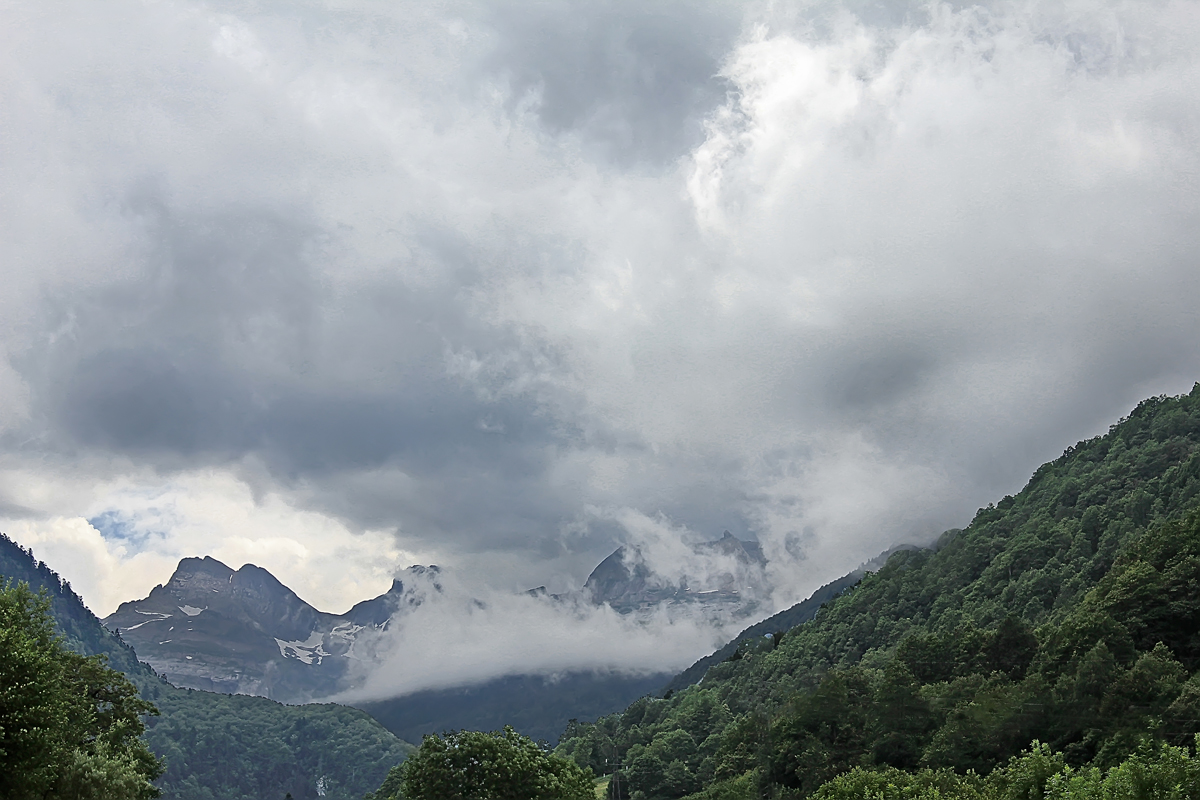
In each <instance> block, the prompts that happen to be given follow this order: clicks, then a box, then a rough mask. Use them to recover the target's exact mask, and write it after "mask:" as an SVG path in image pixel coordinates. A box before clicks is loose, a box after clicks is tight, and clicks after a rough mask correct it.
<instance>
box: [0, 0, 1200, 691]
mask: <svg viewBox="0 0 1200 800" xmlns="http://www.w3.org/2000/svg"><path fill="white" fill-rule="evenodd" d="M1198 212H1200V3H1197V2H1192V1H1175V2H1159V1H1157V0H1147V1H1146V2H1136V3H1135V2H1103V1H1102V0H1086V1H1084V2H1075V1H1073V0H1061V1H1056V2H1051V1H1050V0H1047V1H1046V2H1039V1H1038V0H1029V1H1028V2H984V3H981V4H979V5H965V4H954V3H950V4H939V3H910V2H892V1H891V0H888V1H886V2H855V1H853V0H846V1H845V2H841V3H836V2H815V1H814V2H809V1H807V0H806V1H803V2H802V1H800V0H797V1H796V2H782V1H780V2H762V3H741V2H729V3H723V2H716V1H715V0H714V2H698V3H683V2H670V1H669V0H663V1H662V2H650V3H647V2H615V1H614V2H584V1H580V2H570V3H568V2H555V1H554V0H546V1H545V2H502V1H501V0H495V1H494V2H478V3H473V2H401V1H397V2H388V3H382V2H366V1H365V0H327V1H326V2H317V1H316V0H305V1H303V2H297V1H296V0H288V2H282V0H278V1H277V0H257V1H252V0H244V1H243V2H235V1H234V0H213V1H212V2H195V1H194V0H141V1H140V2H137V1H134V0H111V2H106V3H103V4H96V3H89V2H82V0H80V1H79V2H71V1H70V0H48V2H43V3H17V2H8V3H2V4H0V270H2V271H3V274H2V277H3V281H4V291H3V292H0V530H3V531H5V532H6V533H7V534H8V535H10V536H11V537H13V538H14V539H16V540H17V541H18V542H20V543H22V544H24V545H27V546H31V547H33V548H34V550H35V552H36V553H37V555H38V557H39V558H42V559H44V560H46V561H47V563H49V564H50V565H51V566H52V567H54V568H55V569H56V570H58V571H59V572H60V573H61V574H63V576H64V577H65V578H67V579H68V580H70V581H71V582H72V584H73V586H74V587H75V588H76V590H78V591H79V592H80V593H81V594H82V595H83V597H84V600H85V602H87V603H88V605H89V606H90V607H91V608H92V609H93V610H94V611H96V612H97V613H98V614H100V615H104V614H107V613H109V612H111V611H112V610H114V609H115V607H116V605H117V604H118V603H120V602H122V601H124V600H129V599H133V598H137V597H142V596H145V594H146V593H147V592H148V591H149V590H150V589H151V588H152V587H153V586H154V585H155V584H158V583H163V582H165V581H166V580H167V579H168V578H169V576H170V574H171V572H172V570H173V568H174V566H175V564H176V563H177V562H178V560H179V559H180V558H183V557H187V556H202V555H212V556H214V557H216V558H218V559H220V560H222V561H224V562H225V563H227V564H229V565H230V566H232V567H235V568H236V567H238V566H240V565H241V564H243V563H255V564H258V565H260V566H263V567H265V568H267V569H269V570H270V571H271V572H272V573H274V574H275V575H276V576H277V577H279V578H280V579H281V580H282V581H283V582H284V583H286V584H287V585H289V586H290V587H291V588H293V589H294V590H295V591H297V593H299V594H300V596H301V597H303V598H304V599H306V600H308V601H309V602H310V603H312V604H313V605H315V606H317V607H318V608H320V609H322V610H328V611H333V612H342V611H345V610H346V609H347V608H348V607H349V606H350V605H352V604H353V603H354V602H356V601H358V600H361V599H364V598H366V597H370V596H373V595H376V594H379V593H381V592H383V591H384V590H385V589H386V588H387V587H388V585H389V584H390V581H391V578H392V576H393V575H394V574H397V573H398V571H400V570H402V569H404V568H406V567H408V566H410V565H413V564H438V565H440V566H441V567H442V568H443V570H446V571H448V573H452V574H453V575H454V576H456V577H455V580H458V581H461V582H462V585H463V586H465V587H470V588H469V589H464V590H463V591H464V592H467V594H472V596H483V595H486V596H487V597H489V598H493V600H494V602H501V601H500V600H496V599H495V598H503V597H507V596H509V595H510V594H511V593H512V592H514V591H520V590H524V589H527V588H529V587H532V586H538V585H546V586H548V587H549V589H550V590H551V591H554V592H562V591H569V590H571V589H573V588H578V587H579V586H580V585H581V584H582V583H583V581H584V580H585V579H586V577H587V574H588V573H589V571H590V570H591V569H592V567H594V566H595V565H596V564H597V563H598V562H599V561H600V560H601V559H602V558H604V557H605V556H606V555H608V554H609V553H610V552H612V551H613V549H614V548H615V547H617V546H618V545H621V544H631V545H646V547H647V548H648V549H649V550H653V551H654V552H660V553H662V554H663V557H662V559H661V560H660V562H659V563H658V564H657V566H658V567H659V568H660V569H662V570H664V571H670V570H671V569H672V568H673V565H674V564H676V561H675V560H673V557H672V556H671V553H676V554H677V553H678V552H680V551H679V550H678V547H674V549H673V546H666V545H665V544H664V543H666V544H667V545H669V544H671V543H674V544H675V545H678V543H679V542H695V541H701V540H706V539H713V538H717V537H719V536H720V535H721V533H722V532H723V531H725V530H729V531H732V532H733V533H734V534H735V535H737V536H739V537H741V538H745V539H749V538H756V539H758V540H759V541H760V542H761V543H762V546H763V549H764V552H765V553H766V554H767V555H768V556H769V557H770V559H771V562H770V576H771V580H772V586H773V587H774V590H773V594H772V595H771V597H770V606H771V607H772V608H784V607H787V606H788V605H790V604H791V603H794V602H796V601H798V600H800V599H803V598H804V597H805V596H807V594H808V593H809V592H811V591H812V590H813V589H814V588H816V587H817V586H819V585H820V584H822V583H824V582H827V581H828V580H831V579H833V578H836V577H838V576H840V575H842V574H844V573H846V572H848V571H849V570H850V569H852V568H854V567H855V566H857V565H858V564H860V563H862V562H863V561H865V560H867V559H869V558H871V557H873V556H875V555H876V554H878V553H879V552H881V551H882V550H884V549H886V548H888V547H891V546H893V545H895V544H898V543H901V542H910V543H915V544H923V543H928V542H930V541H932V540H933V539H934V538H935V537H936V536H937V535H938V534H939V533H940V532H941V531H943V530H945V529H947V528H951V527H961V526H964V525H966V524H967V523H968V522H969V521H970V519H971V517H972V516H973V514H974V511H975V510H976V509H977V508H979V507H981V506H984V505H986V504H987V503H989V502H995V501H997V500H999V499H1000V498H1001V497H1003V496H1004V495H1005V494H1009V493H1014V492H1016V491H1018V490H1019V489H1020V488H1021V487H1022V486H1023V485H1024V483H1025V482H1026V481H1027V479H1028V477H1029V476H1030V475H1031V474H1032V472H1033V470H1034V469H1035V468H1036V467H1037V466H1038V465H1039V464H1040V463H1042V462H1044V461H1047V460H1049V459H1052V458H1054V457H1056V456H1057V455H1059V454H1060V453H1061V452H1062V451H1063V450H1064V449H1065V448H1066V447H1068V446H1070V445H1072V444H1073V443H1075V442H1076V441H1078V440H1080V439H1083V438H1087V437H1091V436H1095V435H1098V434H1101V433H1103V432H1105V431H1106V430H1107V428H1108V426H1109V425H1110V424H1112V423H1114V422H1115V421H1116V420H1117V419H1119V418H1120V417H1121V416H1122V415H1124V414H1126V413H1128V412H1129V410H1130V409H1132V408H1133V407H1134V406H1135V405H1136V404H1137V402H1138V401H1139V400H1141V399H1143V398H1145V397H1148V396H1152V395H1158V394H1177V393H1181V392H1186V391H1188V390H1190V389H1191V387H1192V385H1193V383H1194V382H1195V381H1197V380H1200V348H1198V347H1197V346H1196V343H1197V342H1198V341H1200V314H1198V312H1197V303H1196V298H1197V297H1200V263H1198V262H1200V255H1198V254H1200V213H1198ZM655 548H657V550H655ZM504 602H507V601H504ZM464 613H466V612H464ZM502 616H504V618H505V619H512V618H520V617H521V616H522V615H521V614H519V613H515V612H514V613H512V614H505V615H502ZM452 618H453V616H452ZM534 618H535V617H532V616H531V617H529V618H528V619H530V620H532V619H534ZM460 619H465V618H461V617H460ZM527 621H528V620H527ZM493 623H495V621H494V620H493V621H492V622H489V623H488V626H489V629H490V627H494V626H495V624H499V623H495V624H493ZM447 624H449V623H445V622H443V623H441V624H440V625H437V626H434V627H436V628H438V629H444V628H446V626H447ZM463 624H466V623H463ZM596 624H597V625H600V624H601V623H596ZM604 624H607V623H604ZM614 624H619V622H618V623H614ZM664 625H665V627H662V628H661V629H660V628H653V629H652V630H654V631H658V632H659V633H661V634H662V637H665V638H658V639H655V637H654V636H650V638H648V639H647V640H646V641H647V645H646V646H645V647H644V648H642V649H641V650H639V651H638V652H640V653H642V656H639V658H644V659H646V661H645V664H646V666H647V667H662V666H669V667H671V668H674V667H675V666H676V665H680V664H683V665H686V663H687V661H688V660H689V659H690V658H694V657H695V656H699V655H703V654H704V652H707V649H708V648H709V647H710V644H711V639H712V638H713V637H712V636H711V635H708V634H703V633H702V632H697V631H696V630H693V629H690V628H688V627H687V625H684V624H682V623H680V625H678V626H676V627H672V625H674V623H671V624H667V623H664ZM550 628H554V626H553V625H542V626H537V625H533V626H532V627H531V628H530V630H526V631H525V632H524V633H521V634H520V636H524V637H526V638H525V639H522V641H529V639H528V638H527V637H529V636H535V638H536V630H538V629H547V630H548V629H550ZM555 630H556V631H558V632H559V633H561V631H560V630H559V629H555ZM597 630H599V628H597ZM662 631H667V632H666V633H662ZM671 631H674V632H673V633H672V632H671ZM711 633H712V632H711V631H710V632H709V634H711ZM499 635H500V634H498V636H499ZM503 635H511V636H513V637H515V636H517V635H518V633H517V632H515V630H514V631H510V632H509V633H508V634H503ZM547 635H549V634H547ZM555 635H558V633H556V634H555ZM656 635H657V634H656ZM668 640H669V643H668V644H664V642H668ZM556 642H557V643H556ZM543 644H544V647H542V648H541V649H542V650H545V651H547V652H549V653H558V654H560V656H561V657H559V656H555V658H554V659H552V660H554V664H555V665H556V666H555V667H554V668H556V669H558V668H565V667H569V666H571V664H574V663H577V662H579V661H581V660H585V659H586V658H587V650H588V649H589V648H586V647H584V648H577V649H578V650H579V651H578V652H577V653H576V654H574V655H572V654H570V653H568V652H567V650H568V649H570V648H566V649H564V647H565V646H564V645H562V644H561V642H559V641H558V640H554V641H551V640H549V639H547V641H546V642H544V643H543ZM656 653H659V654H660V655H659V656H656V655H655V654H656ZM476 657H477V656H472V655H471V654H459V655H458V656H456V658H457V659H458V660H459V661H462V660H466V661H470V660H472V658H476ZM478 658H482V656H478ZM520 658H521V653H519V652H518V653H515V654H514V655H513V661H514V663H515V662H516V661H519V660H520ZM655 658H659V661H658V662H655ZM652 662H653V663H652ZM548 663H549V662H548ZM615 666H617V667H620V666H622V665H620V664H618V665H615ZM624 666H626V667H630V668H632V666H636V665H630V664H624ZM431 669H432V668H431ZM475 677H486V676H484V675H476V676H475Z"/></svg>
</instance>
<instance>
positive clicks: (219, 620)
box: [104, 556, 436, 702]
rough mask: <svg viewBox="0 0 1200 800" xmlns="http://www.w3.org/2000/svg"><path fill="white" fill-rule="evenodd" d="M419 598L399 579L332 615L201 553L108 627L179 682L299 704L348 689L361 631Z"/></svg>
mask: <svg viewBox="0 0 1200 800" xmlns="http://www.w3.org/2000/svg"><path fill="white" fill-rule="evenodd" d="M427 572H428V570H426V568H424V567H412V568H410V569H409V570H407V571H406V574H407V575H411V576H413V577H420V576H424V575H426V574H427ZM432 572H433V573H434V574H436V568H432ZM419 602H420V601H419V598H417V597H416V596H414V595H413V594H412V593H406V588H405V585H404V582H403V581H402V580H400V579H394V580H393V581H392V586H391V588H389V589H388V591H387V592H385V593H384V594H382V595H380V596H379V597H375V598H372V599H370V600H364V601H362V602H361V603H358V604H356V605H355V606H354V607H353V608H351V609H350V610H349V611H348V612H346V613H345V614H341V615H338V614H329V613H326V612H323V611H318V610H317V609H315V608H313V606H311V605H309V604H308V603H306V602H305V601H304V600H302V599H301V598H300V597H299V596H298V595H297V594H296V593H295V592H293V591H292V590H291V589H289V588H288V587H287V586H285V585H284V584H283V583H281V582H280V581H279V580H278V579H277V578H276V577H275V576H274V575H272V574H271V573H270V572H269V571H267V570H265V569H263V568H262V567H259V566H256V565H254V564H246V565H245V566H243V567H241V568H239V569H237V570H234V569H231V568H230V567H229V566H227V565H226V564H223V563H221V562H220V561H218V560H217V559H215V558H212V557H211V556H205V557H204V558H185V559H183V560H182V561H180V562H179V565H178V567H176V569H175V572H174V574H172V576H171V578H170V580H168V581H167V582H166V583H165V584H161V585H159V586H156V587H154V589H153V590H151V592H150V594H149V596H147V597H146V598H144V599H142V600H134V601H131V602H128V603H122V604H121V605H120V607H119V608H117V610H116V611H115V612H114V613H113V614H111V615H109V616H108V617H106V618H105V619H104V624H105V625H106V626H107V627H108V628H109V629H110V630H116V631H119V632H120V634H121V636H122V638H123V639H125V641H127V642H128V643H129V644H131V645H133V646H134V648H135V649H136V650H137V652H138V654H139V656H140V657H141V659H142V660H143V661H145V662H147V663H148V664H150V665H151V666H152V667H154V669H155V670H157V671H158V672H159V673H160V674H162V675H164V676H165V677H167V679H168V680H170V681H171V682H172V683H175V684H176V685H179V686H187V687H190V688H195V689H208V690H213V691H221V692H229V693H232V694H257V695H263V696H266V697H271V698H274V699H278V700H286V701H292V702H299V701H305V700H310V699H313V698H317V697H321V696H325V695H329V694H332V693H334V692H336V691H338V690H339V689H341V688H343V683H344V681H345V680H346V677H347V666H348V662H349V660H350V659H353V658H354V657H355V645H356V643H358V642H359V640H360V639H361V636H362V633H363V632H364V631H371V630H380V629H383V628H385V627H386V626H387V625H388V623H389V621H390V620H391V619H392V617H393V616H395V615H396V614H397V613H401V612H402V611H403V610H404V609H405V608H408V607H411V606H413V605H415V604H417V603H419Z"/></svg>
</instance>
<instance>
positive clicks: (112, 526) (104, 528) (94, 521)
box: [87, 509, 165, 545]
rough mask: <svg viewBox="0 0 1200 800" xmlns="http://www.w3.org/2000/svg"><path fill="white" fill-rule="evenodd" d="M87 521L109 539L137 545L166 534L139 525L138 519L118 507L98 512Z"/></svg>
mask: <svg viewBox="0 0 1200 800" xmlns="http://www.w3.org/2000/svg"><path fill="white" fill-rule="evenodd" d="M87 522H88V524H89V525H91V526H92V527H93V528H95V529H96V530H98V531H99V532H100V535H101V536H103V537H104V538H105V539H106V540H108V541H115V542H124V543H126V544H133V545H137V544H141V543H144V542H146V541H147V540H148V539H151V538H155V537H160V538H161V537H163V536H165V533H164V532H162V531H157V530H148V529H146V528H143V527H141V526H139V525H138V521H137V520H136V519H134V518H131V517H129V516H127V515H126V514H124V513H123V512H121V511H118V510H116V509H110V510H108V511H105V512H103V513H101V514H97V515H96V516H94V517H92V518H91V519H89V520H88V521H87Z"/></svg>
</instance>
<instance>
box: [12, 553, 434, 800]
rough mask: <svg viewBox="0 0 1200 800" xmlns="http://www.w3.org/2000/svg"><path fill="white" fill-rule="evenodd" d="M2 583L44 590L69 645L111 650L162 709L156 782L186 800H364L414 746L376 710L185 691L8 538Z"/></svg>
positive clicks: (151, 735) (155, 720)
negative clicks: (160, 767) (162, 766)
mask: <svg viewBox="0 0 1200 800" xmlns="http://www.w3.org/2000/svg"><path fill="white" fill-rule="evenodd" d="M0 578H11V579H13V580H14V581H25V582H26V583H28V584H29V585H30V586H31V587H32V588H34V589H35V590H36V589H38V588H40V587H44V588H45V589H46V591H47V593H48V594H49V596H50V599H51V611H52V613H53V614H54V617H55V620H56V622H57V624H58V627H59V630H60V632H61V633H62V635H63V637H64V639H65V641H66V643H67V645H68V646H69V647H70V648H72V649H73V650H75V651H76V652H79V653H83V654H85V655H92V654H97V653H102V654H104V655H106V656H107V657H108V662H109V665H110V666H112V667H113V668H115V669H119V670H121V671H122V672H124V673H125V674H126V675H128V676H129V677H130V679H131V680H132V681H133V682H134V684H135V685H137V686H138V688H139V690H140V691H141V693H142V696H143V697H145V698H146V699H148V700H150V701H152V702H153V703H154V704H155V705H156V706H158V708H159V711H160V712H161V716H159V717H151V718H149V719H148V720H147V726H148V729H147V732H146V741H147V743H148V744H149V745H150V748H151V749H152V750H153V751H154V752H155V753H156V754H158V755H160V756H164V757H165V759H166V772H165V773H164V774H163V776H162V777H161V778H160V779H159V780H158V781H156V784H157V785H158V786H159V787H161V788H162V790H163V796H164V797H165V798H168V799H173V798H178V800H243V798H245V799H247V800H249V799H250V798H253V799H254V800H258V798H270V797H279V798H282V797H283V796H284V795H285V794H287V793H290V794H291V795H292V797H294V798H296V800H301V798H315V797H319V796H324V797H326V798H330V800H334V799H335V798H336V799H338V800H343V799H344V800H351V799H352V800H358V798H360V797H361V796H362V795H363V794H364V793H365V792H368V791H371V790H372V789H374V788H376V787H377V786H378V785H379V783H380V782H381V781H382V780H383V778H384V776H385V775H386V774H387V771H388V770H389V769H390V768H391V767H392V766H394V765H396V764H397V763H399V762H400V761H401V760H403V758H404V757H405V756H406V755H407V754H408V753H409V752H411V751H412V750H413V748H412V746H411V745H409V744H407V743H405V742H402V741H400V740H399V739H397V738H396V737H395V736H393V735H392V734H391V733H389V732H388V731H387V730H385V729H384V728H383V727H382V726H381V725H380V724H379V723H378V722H376V721H375V720H373V719H371V717H369V716H368V715H367V714H365V713H363V712H362V711H358V710H356V709H352V708H346V707H344V706H337V705H332V704H327V705H306V706H285V705H282V704H280V703H276V702H274V701H271V700H267V699H265V698H261V697H246V696H235V695H220V694H213V693H210V692H199V691H192V690H187V689H178V688H176V687H174V686H171V685H170V684H169V683H167V682H165V681H163V680H162V679H161V678H159V677H158V676H156V675H155V674H154V673H153V672H152V671H151V670H150V668H149V667H147V666H146V665H145V664H142V663H140V662H139V661H138V660H137V655H136V654H135V653H134V651H133V650H132V648H130V647H129V646H128V645H126V644H125V643H124V642H122V641H121V640H120V639H119V638H118V637H116V636H115V635H113V634H112V633H111V632H109V631H108V630H106V629H105V628H104V627H103V626H102V625H101V624H100V621H99V620H97V619H96V617H95V615H93V614H92V613H91V612H90V611H88V609H87V608H86V607H85V606H84V605H83V601H82V600H81V599H80V598H79V596H78V595H77V594H75V592H74V591H72V590H71V587H70V584H67V583H64V582H62V581H61V580H60V579H59V577H58V575H56V574H55V573H54V572H53V571H52V570H51V569H50V568H49V567H47V566H46V565H45V564H44V563H41V562H37V561H36V560H35V559H34V557H33V554H32V553H31V552H30V551H27V550H24V549H22V548H21V547H20V546H19V545H17V544H16V543H14V542H13V541H12V540H11V539H9V538H8V537H7V536H4V535H3V534H0Z"/></svg>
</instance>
